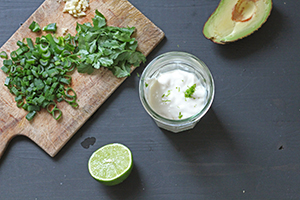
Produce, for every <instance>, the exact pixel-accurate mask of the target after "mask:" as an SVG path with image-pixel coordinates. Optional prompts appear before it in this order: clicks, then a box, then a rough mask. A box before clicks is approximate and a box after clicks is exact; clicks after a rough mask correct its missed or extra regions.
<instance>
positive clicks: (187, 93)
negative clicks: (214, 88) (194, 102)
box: [184, 84, 196, 98]
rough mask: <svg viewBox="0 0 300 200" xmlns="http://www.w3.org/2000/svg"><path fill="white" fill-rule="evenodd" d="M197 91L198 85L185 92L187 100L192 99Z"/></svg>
mask: <svg viewBox="0 0 300 200" xmlns="http://www.w3.org/2000/svg"><path fill="white" fill-rule="evenodd" d="M195 91H196V84H194V85H192V86H191V87H189V88H188V89H187V90H186V91H185V92H184V96H185V98H192V95H193V94H194V92H195Z"/></svg>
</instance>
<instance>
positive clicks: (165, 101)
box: [162, 99, 171, 102]
mask: <svg viewBox="0 0 300 200" xmlns="http://www.w3.org/2000/svg"><path fill="white" fill-rule="evenodd" d="M162 102H171V100H168V99H167V100H162Z"/></svg>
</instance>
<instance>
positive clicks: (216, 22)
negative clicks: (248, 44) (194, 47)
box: [203, 0, 272, 44]
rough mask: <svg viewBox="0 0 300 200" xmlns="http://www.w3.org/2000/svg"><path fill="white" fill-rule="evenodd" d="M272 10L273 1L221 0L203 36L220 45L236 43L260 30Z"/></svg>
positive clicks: (205, 26)
mask: <svg viewBox="0 0 300 200" xmlns="http://www.w3.org/2000/svg"><path fill="white" fill-rule="evenodd" d="M271 10H272V0H221V2H220V3H219V6H218V7H217V9H216V10H215V11H214V13H213V14H212V15H211V16H210V18H209V19H208V20H207V22H206V23H205V25H204V28H203V34H204V36H205V37H206V38H208V39H210V40H212V41H213V42H215V43H218V44H225V43H228V42H234V41H236V40H239V39H242V38H244V37H246V36H248V35H250V34H251V33H253V32H254V31H256V30H257V29H259V28H260V27H261V26H262V24H264V23H265V22H266V20H267V18H268V17H269V15H270V13H271Z"/></svg>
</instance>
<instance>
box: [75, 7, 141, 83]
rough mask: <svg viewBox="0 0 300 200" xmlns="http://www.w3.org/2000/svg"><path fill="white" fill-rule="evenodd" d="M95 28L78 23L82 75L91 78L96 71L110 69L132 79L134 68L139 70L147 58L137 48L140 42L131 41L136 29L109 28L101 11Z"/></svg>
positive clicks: (92, 25) (78, 52)
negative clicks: (131, 73)
mask: <svg viewBox="0 0 300 200" xmlns="http://www.w3.org/2000/svg"><path fill="white" fill-rule="evenodd" d="M95 13H96V15H95V17H94V18H93V19H92V21H93V24H91V23H89V22H87V23H84V24H79V23H77V26H76V31H77V35H76V36H77V37H78V51H77V56H79V62H80V63H81V64H80V65H79V66H78V67H77V69H78V72H80V73H88V74H91V73H92V72H93V71H94V69H99V68H100V67H107V68H108V69H109V70H111V71H112V72H113V74H114V75H115V76H116V77H118V78H121V77H126V76H129V75H130V72H131V66H134V67H138V66H139V65H140V63H141V62H145V61H146V57H145V56H144V55H143V54H142V53H141V52H139V51H137V50H136V48H137V40H136V39H135V38H131V36H132V34H133V32H134V31H135V27H131V28H129V27H128V28H120V27H113V26H107V24H106V19H105V17H104V16H103V15H102V14H101V13H100V12H99V11H98V10H96V11H95Z"/></svg>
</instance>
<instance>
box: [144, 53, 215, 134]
mask: <svg viewBox="0 0 300 200" xmlns="http://www.w3.org/2000/svg"><path fill="white" fill-rule="evenodd" d="M175 69H180V70H183V71H186V72H190V73H193V74H194V75H196V77H197V78H198V79H199V81H200V83H201V84H202V86H203V87H204V88H205V90H206V95H205V101H204V106H203V108H202V109H201V111H200V112H198V113H197V114H195V115H193V116H190V117H188V118H185V119H168V118H166V117H163V116H161V115H159V114H158V113H157V112H155V111H154V110H153V109H152V108H151V106H150V105H149V101H148V97H147V96H148V95H149V87H148V85H147V80H149V79H155V78H157V77H158V76H159V75H160V74H161V73H165V72H168V71H172V70H175ZM214 94H215V86H214V81H213V77H212V74H211V73H210V71H209V69H208V68H207V66H206V65H205V63H204V62H202V61H201V60H199V59H198V58H197V57H195V56H194V55H191V54H189V53H185V52H168V53H164V54H162V55H160V56H158V57H156V58H155V59H153V60H152V61H151V62H150V63H149V64H148V65H147V67H146V68H145V70H144V72H143V73H142V76H141V78H140V82H139V96H140V100H141V102H142V104H143V106H144V108H145V110H146V111H147V112H148V114H149V115H150V116H151V117H152V118H153V119H154V121H155V122H156V124H157V126H158V127H160V128H163V129H166V130H168V131H171V132H174V133H178V132H181V131H186V130H189V129H192V128H194V126H195V125H196V124H197V123H198V122H199V121H200V119H201V118H202V117H203V116H204V115H205V113H206V112H207V111H208V110H209V108H210V107H211V104H212V102H213V99H214Z"/></svg>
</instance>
